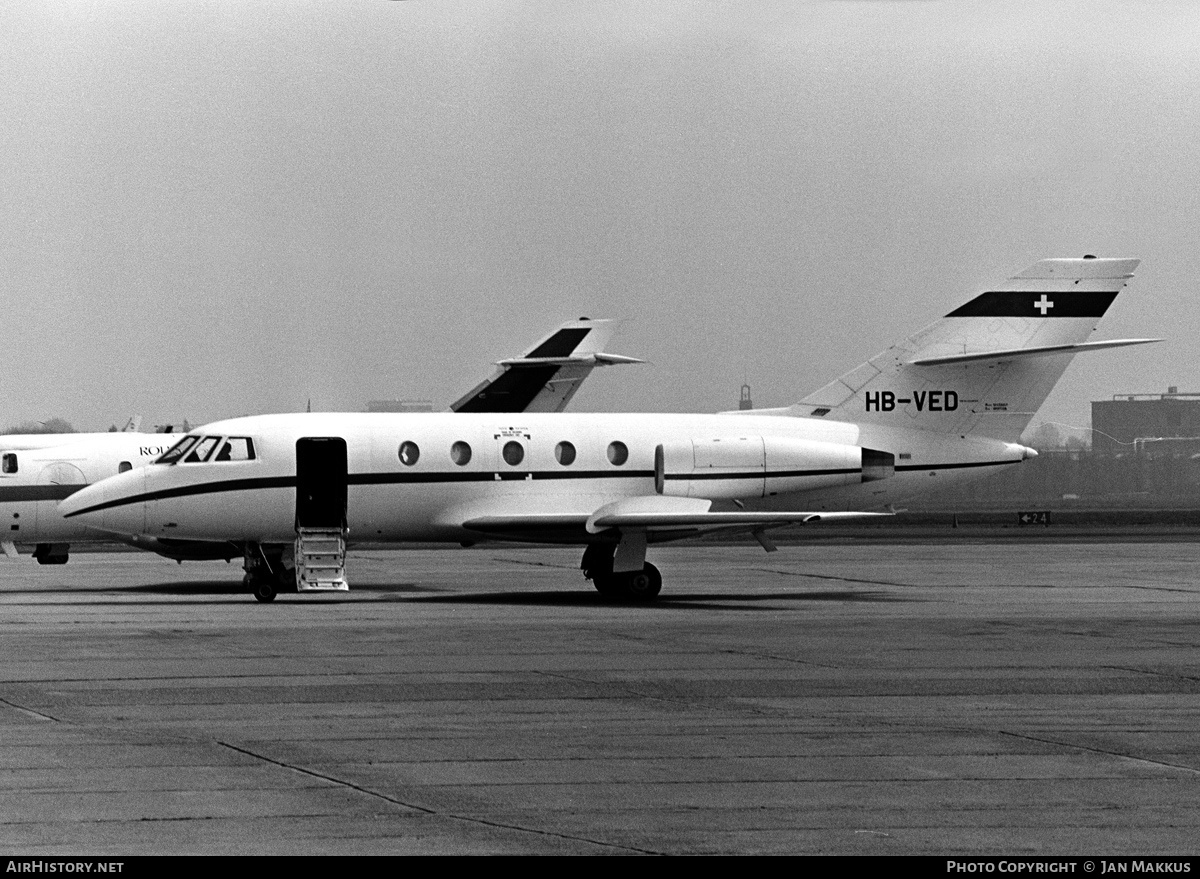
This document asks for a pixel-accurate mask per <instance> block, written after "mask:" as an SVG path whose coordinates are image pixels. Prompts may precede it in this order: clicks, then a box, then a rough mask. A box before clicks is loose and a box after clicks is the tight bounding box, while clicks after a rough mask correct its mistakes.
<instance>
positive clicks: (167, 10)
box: [0, 0, 1200, 429]
mask: <svg viewBox="0 0 1200 879" xmlns="http://www.w3.org/2000/svg"><path fill="white" fill-rule="evenodd" d="M1196 5H1197V4H1193V3H1190V2H1177V3H1174V2H1112V3H1102V2H1080V3H1072V2H1055V3H1046V2H1036V3H1028V4H1019V3H994V2H978V3H972V2H960V0H956V2H794V0H793V2H778V3H772V2H762V0H755V2H752V3H751V2H654V3H646V2H641V0H634V2H603V3H597V2H570V0H566V2H564V0H543V2H451V0H410V2H385V0H371V2H367V0H363V2H337V3H334V2H298V0H287V2H282V0H281V2H258V3H246V2H241V0H237V2H233V0H231V2H228V3H204V2H194V0H193V2H188V3H158V2H150V0H145V2H116V0H103V2H63V3H55V4H46V3H42V2H34V0H29V2H16V3H10V4H6V5H5V8H4V12H3V26H0V83H3V87H2V88H0V120H2V122H0V181H2V182H0V186H2V190H0V285H2V289H3V291H4V299H3V311H2V314H3V342H4V344H3V355H2V356H3V361H2V362H3V369H4V377H3V384H2V387H3V394H2V396H0V405H2V406H3V409H2V410H0V426H3V425H8V424H15V423H17V422H21V421H26V420H43V419H45V418H48V417H51V416H60V417H63V418H66V419H67V420H69V421H71V422H73V423H74V424H75V426H76V427H77V428H81V429H83V428H92V429H103V428H106V427H107V426H108V425H109V424H111V423H118V424H120V423H123V422H124V421H125V419H126V418H127V417H128V416H129V415H131V414H133V413H140V414H142V415H143V416H145V422H146V424H147V425H149V424H151V423H154V422H164V421H178V420H180V419H182V418H185V417H186V418H188V419H190V420H191V421H192V422H193V423H199V422H202V421H206V420H212V419H216V418H220V417H226V416H231V415H239V414H251V413H259V412H272V411H295V410H300V409H303V408H304V406H305V404H306V401H308V400H309V399H310V398H311V400H312V405H313V409H314V410H361V409H363V408H365V404H366V401H367V400H370V399H377V398H424V399H431V400H433V401H434V402H435V405H436V406H437V407H438V408H442V407H444V406H446V405H448V404H449V403H450V402H451V401H452V400H453V399H455V398H456V397H457V396H458V395H459V394H461V393H462V392H464V391H465V390H467V389H469V388H470V387H471V386H472V385H473V384H474V383H475V382H476V381H478V380H479V379H481V378H482V377H484V376H485V375H486V374H487V373H488V372H489V370H490V363H491V362H492V361H495V360H497V359H499V358H501V357H504V356H507V355H512V354H515V353H517V352H519V351H520V350H521V349H522V348H524V347H525V346H526V345H527V344H528V343H529V342H531V341H533V339H534V338H535V337H536V336H538V335H539V334H541V333H543V332H545V331H546V330H548V329H550V328H551V327H553V326H554V325H555V324H557V323H558V322H559V321H561V320H564V319H567V318H573V317H578V316H581V315H588V316H591V317H616V318H624V319H625V321H626V322H625V324H624V325H623V326H622V328H621V329H620V330H619V331H618V334H617V336H616V338H615V339H614V340H613V342H612V344H611V345H610V346H609V347H610V350H612V351H614V352H615V353H622V354H630V355H634V356H640V357H645V358H646V359H648V360H650V361H651V364H650V365H647V366H640V367H622V368H618V369H609V370H602V371H600V372H597V373H596V374H595V375H593V377H592V378H591V379H590V380H589V384H588V386H586V387H585V388H584V390H583V391H582V392H581V393H580V394H579V396H577V397H576V399H575V401H574V403H573V404H572V406H573V408H575V409H579V410H584V411H603V410H614V411H620V410H629V411H658V410H662V411H700V412H707V411H714V410H717V409H723V408H733V407H735V406H736V402H737V397H738V389H739V387H740V385H741V384H742V382H743V381H748V382H749V383H750V384H751V386H752V387H753V394H754V400H755V404H756V405H758V406H766V405H783V404H787V403H791V402H794V401H796V400H798V399H799V398H801V397H803V396H804V395H805V394H807V393H808V392H809V391H812V390H814V389H816V388H818V387H821V386H822V385H824V384H825V383H827V382H828V381H829V380H830V379H832V378H834V377H836V376H837V375H839V374H841V373H842V372H844V371H846V370H847V369H849V368H851V367H853V366H855V365H856V364H858V363H859V362H861V361H863V360H866V359H867V358H868V357H870V356H872V355H874V354H876V353H878V352H879V351H881V350H882V349H884V348H886V347H887V346H888V345H889V344H891V343H892V342H893V341H895V340H896V339H898V338H900V337H902V336H905V335H908V334H909V333H911V332H912V331H915V330H917V329H920V328H921V327H922V326H924V325H925V324H927V323H929V322H930V321H932V320H933V319H935V318H936V317H938V316H940V315H942V314H945V313H946V312H947V311H949V310H951V309H952V308H954V307H956V306H958V305H959V304H961V303H962V302H964V301H966V299H968V298H970V297H971V296H972V295H974V293H976V292H978V291H980V290H982V289H983V288H984V287H986V286H987V285H989V284H990V283H993V282H995V281H998V280H1000V279H1003V278H1006V277H1008V276H1010V275H1012V274H1014V273H1016V272H1018V271H1020V270H1021V269H1023V268H1025V267H1026V266H1028V265H1029V264H1031V263H1033V262H1035V261H1036V260H1038V259H1040V258H1042V257H1047V256H1082V255H1083V254H1084V253H1094V254H1097V255H1100V256H1136V257H1141V258H1142V259H1143V260H1144V262H1143V264H1142V267H1141V269H1140V270H1139V272H1138V275H1137V277H1136V278H1135V280H1134V281H1133V282H1132V283H1131V284H1130V286H1129V288H1128V289H1127V290H1126V291H1125V293H1124V294H1123V295H1122V296H1121V297H1119V298H1118V299H1117V301H1116V303H1115V304H1114V305H1113V307H1112V308H1111V309H1110V311H1109V314H1108V316H1107V317H1106V319H1105V321H1104V323H1103V324H1102V325H1101V328H1100V332H1099V333H1098V334H1097V338H1104V337H1108V338H1114V337H1129V336H1165V337H1166V338H1167V339H1168V341H1167V342H1165V343H1163V344H1161V345H1158V346H1155V347H1154V348H1135V349H1130V350H1122V351H1117V352H1110V353H1099V354H1092V355H1087V356H1086V357H1080V358H1077V359H1076V361H1075V363H1074V364H1073V365H1072V367H1071V369H1070V370H1069V371H1068V373H1067V376H1066V378H1065V379H1064V381H1063V382H1062V383H1061V384H1060V385H1059V388H1058V390H1056V391H1055V393H1054V395H1053V396H1052V397H1051V399H1050V400H1049V401H1048V403H1047V405H1046V407H1044V408H1043V412H1042V416H1041V417H1039V419H1037V421H1038V422H1040V421H1043V420H1051V421H1059V422H1063V423H1066V424H1079V425H1085V424H1087V423H1088V420H1089V417H1090V416H1089V405H1088V404H1089V401H1090V400H1093V399H1106V398H1110V397H1111V396H1112V395H1113V394H1114V393H1118V392H1155V391H1164V390H1165V389H1166V387H1167V386H1168V385H1169V384H1173V385H1179V386H1180V390H1183V391H1200V363H1198V362H1197V357H1196V353H1195V352H1196V349H1197V344H1198V340H1200V297H1197V295H1196V288H1197V283H1196V276H1197V271H1196V268H1195V267H1194V266H1192V265H1191V264H1190V263H1189V262H1188V260H1190V259H1195V258H1196V257H1197V253H1198V251H1200V248H1198V247H1197V244H1198V242H1200V234H1198V233H1200V204H1198V201H1200V195H1198V194H1200V161H1198V158H1200V155H1198V150H1197V137H1198V135H1200V12H1197V11H1196V10H1195V9H1194V7H1195V6H1196ZM1035 423H1036V422H1035Z"/></svg>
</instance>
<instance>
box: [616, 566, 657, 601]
mask: <svg viewBox="0 0 1200 879" xmlns="http://www.w3.org/2000/svg"><path fill="white" fill-rule="evenodd" d="M625 591H626V592H627V593H628V595H629V597H630V598H632V599H633V600H634V601H650V600H651V599H653V598H655V597H656V596H657V595H658V593H659V592H661V591H662V574H660V573H659V572H658V568H656V567H654V565H652V564H650V563H649V562H646V564H645V565H644V566H643V567H642V569H641V570H640V571H635V572H634V573H632V574H626V575H625Z"/></svg>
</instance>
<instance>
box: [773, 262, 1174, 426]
mask: <svg viewBox="0 0 1200 879" xmlns="http://www.w3.org/2000/svg"><path fill="white" fill-rule="evenodd" d="M1138 262H1139V260H1136V259H1097V258H1095V257H1092V256H1086V257H1084V258H1083V259H1044V260H1041V261H1040V262H1038V263H1035V264H1034V265H1032V266H1030V267H1029V268H1028V269H1026V270H1025V271H1023V272H1021V273H1020V274H1018V275H1016V276H1014V277H1012V278H1010V279H1009V280H1008V281H1006V282H1005V283H1003V284H1000V285H998V286H996V287H993V288H992V289H990V290H988V291H987V292H985V293H981V294H980V295H978V296H976V297H975V298H974V299H972V300H971V301H970V302H968V303H967V304H966V305H963V306H962V307H960V308H956V309H955V310H954V311H952V312H950V313H949V314H948V315H946V316H945V317H944V318H942V319H941V320H939V321H936V322H935V323H933V324H931V325H929V326H928V327H926V328H925V329H923V330H921V331H920V332H919V333H916V334H915V335H913V336H910V337H908V338H907V339H905V340H904V341H902V342H900V343H898V344H896V345H894V346H892V347H891V348H889V349H888V350H886V351H884V352H883V353H882V354H880V355H878V356H876V357H872V358H871V359H870V360H868V361H867V362H866V363H864V364H862V365H861V366H858V367H856V368H854V369H852V370H850V372H847V373H846V374H845V375H843V376H842V377H841V378H839V379H838V380H837V381H835V382H831V383H830V384H828V385H826V386H825V387H823V388H821V390H819V391H817V392H816V393H813V394H809V395H808V396H807V397H805V398H804V399H803V400H801V401H800V402H799V403H797V404H796V405H795V406H793V407H792V409H791V413H792V414H795V415H802V416H809V417H818V418H828V419H831V420H834V419H835V420H838V421H854V422H857V423H860V424H861V423H867V424H879V425H887V426H895V427H916V428H922V429H925V430H933V431H938V432H944V433H953V434H960V435H966V434H974V435H976V436H986V437H993V438H995V439H1001V440H1005V441H1009V442H1016V441H1018V439H1019V438H1020V435H1021V432H1022V431H1023V430H1024V429H1025V428H1026V427H1027V426H1028V425H1029V422H1030V420H1031V419H1032V418H1033V416H1034V414H1035V413H1036V412H1037V410H1038V407H1039V406H1041V405H1042V403H1043V402H1044V401H1045V399H1046V397H1047V396H1049V394H1050V391H1051V390H1052V389H1053V388H1054V385H1055V383H1057V382H1058V380H1059V378H1060V377H1061V376H1062V374H1063V371H1064V370H1065V369H1066V368H1067V365H1068V364H1069V363H1070V362H1071V358H1072V357H1073V356H1074V355H1076V354H1078V353H1081V352H1084V351H1093V350H1098V349H1101V348H1115V347H1120V346H1122V345H1138V344H1143V343H1146V342H1156V341H1159V340H1158V339H1114V340H1111V341H1103V342H1088V341H1087V339H1088V337H1089V336H1090V335H1091V334H1092V332H1093V331H1094V330H1095V329H1096V325H1097V324H1098V323H1099V321H1100V318H1101V317H1102V316H1103V315H1104V312H1105V311H1106V310H1107V309H1108V307H1109V306H1110V305H1111V304H1112V303H1113V300H1114V299H1116V298H1117V294H1118V293H1119V292H1120V291H1121V288H1123V287H1124V286H1125V284H1126V283H1127V282H1128V280H1129V279H1130V278H1131V277H1132V276H1133V271H1134V269H1136V268H1137V265H1138Z"/></svg>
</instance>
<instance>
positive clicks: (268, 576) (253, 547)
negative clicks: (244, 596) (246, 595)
mask: <svg viewBox="0 0 1200 879" xmlns="http://www.w3.org/2000/svg"><path fill="white" fill-rule="evenodd" d="M285 554H286V548H278V547H264V546H262V545H260V544H257V543H248V544H246V550H245V555H244V557H243V562H242V568H243V570H245V572H246V576H244V577H243V578H242V582H243V583H244V584H245V585H246V588H247V589H249V590H250V592H251V593H253V595H254V598H255V599H256V600H257V601H274V600H275V596H276V595H278V594H279V593H280V592H295V591H296V568H295V567H294V566H289V565H288V564H287V562H286V560H285V558H284V556H285Z"/></svg>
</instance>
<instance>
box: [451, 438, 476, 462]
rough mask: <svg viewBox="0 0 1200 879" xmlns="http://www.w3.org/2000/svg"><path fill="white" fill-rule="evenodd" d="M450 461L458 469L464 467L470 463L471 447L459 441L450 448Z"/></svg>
mask: <svg viewBox="0 0 1200 879" xmlns="http://www.w3.org/2000/svg"><path fill="white" fill-rule="evenodd" d="M450 460H451V461H453V462H454V463H455V464H457V465H458V466H459V467H464V466H466V465H467V464H469V463H470V462H471V446H470V444H469V443H464V442H463V441H462V440H459V441H458V442H456V443H455V444H454V445H452V446H451V447H450Z"/></svg>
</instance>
